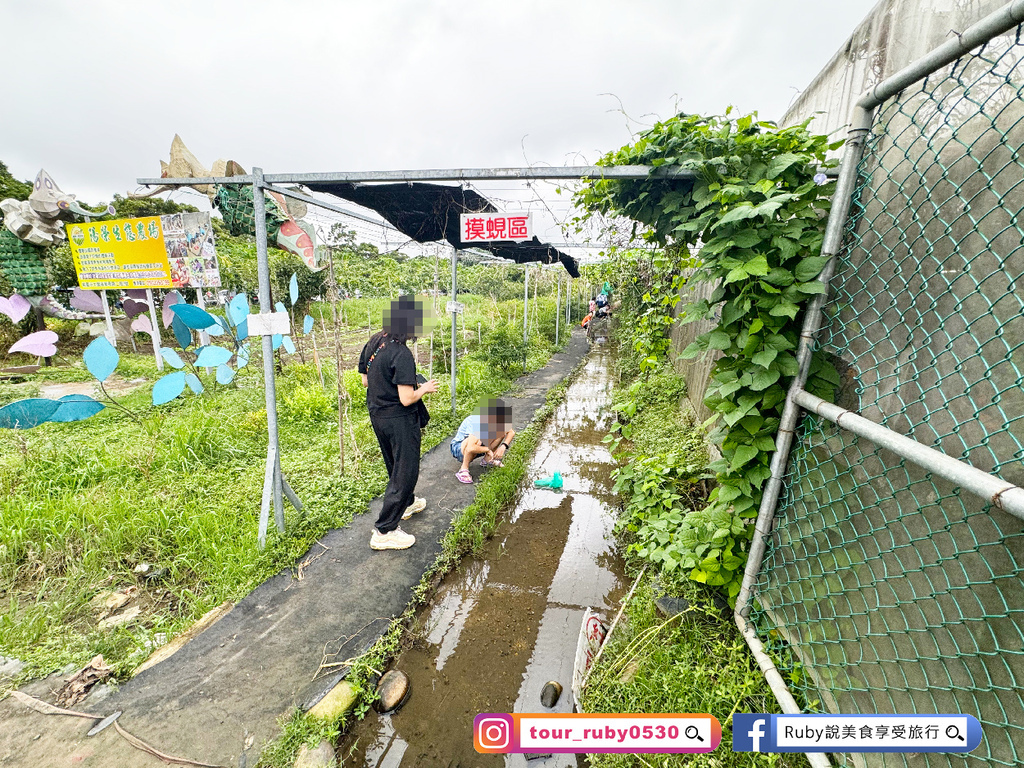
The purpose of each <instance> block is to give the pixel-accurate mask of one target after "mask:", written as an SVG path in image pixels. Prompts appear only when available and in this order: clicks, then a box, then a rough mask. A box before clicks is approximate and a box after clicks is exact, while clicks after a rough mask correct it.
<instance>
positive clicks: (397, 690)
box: [374, 669, 410, 714]
mask: <svg viewBox="0 0 1024 768" xmlns="http://www.w3.org/2000/svg"><path fill="white" fill-rule="evenodd" d="M409 686H410V683H409V676H408V675H406V674H405V672H400V671H399V670H397V669H392V670H391V671H390V672H386V673H385V674H384V677H382V678H381V679H380V685H378V686H377V694H378V696H379V697H380V698H379V699H378V700H377V703H376V704H375V705H374V708H375V709H376V710H377V711H378V712H380V713H381V714H386V713H388V712H394V711H395V710H396V709H398V708H399V707H401V706H402V705H403V704H405V700H406V699H408V698H409V693H410V690H409Z"/></svg>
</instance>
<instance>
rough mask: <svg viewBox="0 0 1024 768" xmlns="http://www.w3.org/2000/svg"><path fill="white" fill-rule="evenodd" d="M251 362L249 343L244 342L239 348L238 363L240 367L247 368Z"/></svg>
mask: <svg viewBox="0 0 1024 768" xmlns="http://www.w3.org/2000/svg"><path fill="white" fill-rule="evenodd" d="M248 364H249V345H248V344H243V345H242V346H240V347H239V348H238V354H237V357H236V363H235V365H237V366H238V367H239V368H245V366H247V365H248Z"/></svg>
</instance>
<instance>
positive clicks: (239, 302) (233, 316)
mask: <svg viewBox="0 0 1024 768" xmlns="http://www.w3.org/2000/svg"><path fill="white" fill-rule="evenodd" d="M227 315H228V320H230V321H231V324H232V325H236V326H237V325H240V324H241V323H242V322H244V321H245V318H246V317H248V316H249V299H247V298H246V296H245V294H244V293H239V294H238V295H236V296H235V298H233V299H232V300H231V303H230V304H228V308H227Z"/></svg>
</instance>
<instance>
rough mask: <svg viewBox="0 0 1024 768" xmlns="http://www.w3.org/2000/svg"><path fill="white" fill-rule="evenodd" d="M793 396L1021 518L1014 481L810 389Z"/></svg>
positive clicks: (1021, 491) (1023, 511)
mask: <svg viewBox="0 0 1024 768" xmlns="http://www.w3.org/2000/svg"><path fill="white" fill-rule="evenodd" d="M793 399H794V400H795V401H796V404H797V405H799V406H800V407H801V408H803V409H804V410H806V411H810V412H812V413H816V414H817V415H818V416H821V417H822V418H824V419H827V420H828V421H831V422H832V423H833V424H835V425H836V426H838V427H840V428H841V429H845V430H846V431H847V432H852V433H853V434H855V435H857V436H858V437H863V438H864V439H865V440H869V441H870V442H872V443H874V444H875V445H877V446H878V447H879V448H884V449H886V450H888V451H892V452H893V453H895V454H896V455H897V456H900V457H901V458H904V459H906V460H907V461H910V462H913V463H914V464H916V465H917V466H919V467H921V468H922V469H925V470H927V471H928V472H930V473H931V474H933V475H938V476H939V477H941V478H944V479H946V480H949V482H951V483H953V484H954V485H958V486H960V487H961V488H963V489H964V490H967V491H970V492H971V493H973V494H974V495H976V496H980V497H981V498H983V499H985V500H986V501H988V503H989V504H991V505H992V506H993V507H995V508H996V509H1001V510H1003V511H1004V512H1008V513H1010V514H1011V515H1013V516H1014V517H1017V518H1020V519H1021V520H1024V488H1019V487H1017V486H1016V485H1014V484H1013V483H1008V482H1006V481H1005V480H1002V479H1000V478H998V477H996V476H995V475H990V474H989V473H988V472H983V471H982V470H980V469H977V468H976V467H972V466H971V465H970V464H965V463H964V462H962V461H959V460H958V459H954V458H952V457H951V456H948V455H947V454H945V453H942V451H937V450H935V449H934V448H929V447H928V446H927V445H924V444H923V443H919V442H917V441H916V440H914V439H913V438H910V437H906V436H905V435H901V434H900V433H899V432H894V431H892V430H891V429H888V428H887V427H883V426H882V425H881V424H876V423H875V422H873V421H871V420H870V419H866V418H864V417H863V416H861V415H860V414H858V413H854V412H853V411H848V410H846V409H845V408H840V407H839V406H838V405H834V404H833V403H830V402H828V401H827V400H822V399H821V398H820V397H817V396H815V395H812V394H811V393H810V392H806V391H804V390H801V391H799V392H797V393H796V395H795V396H794V398H793Z"/></svg>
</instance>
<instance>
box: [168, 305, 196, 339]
mask: <svg viewBox="0 0 1024 768" xmlns="http://www.w3.org/2000/svg"><path fill="white" fill-rule="evenodd" d="M173 306H175V307H176V306H178V305H177V304H174V305H173ZM171 330H172V331H174V338H175V339H177V340H178V346H180V347H181V348H182V349H188V348H189V346H190V345H191V344H192V331H190V330H189V328H188V326H187V325H185V322H184V321H183V320H182V319H181V318H180V317H178V316H177V315H175V316H174V318H173V319H172V320H171Z"/></svg>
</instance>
